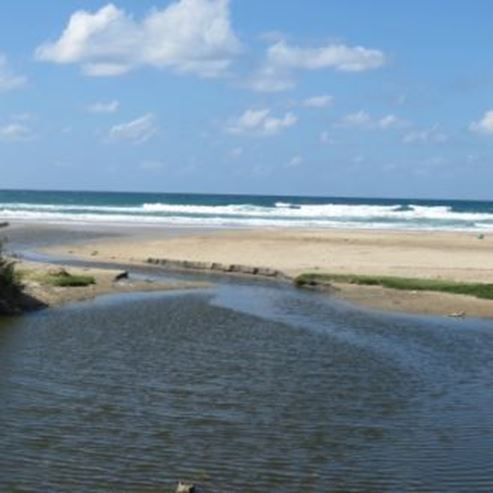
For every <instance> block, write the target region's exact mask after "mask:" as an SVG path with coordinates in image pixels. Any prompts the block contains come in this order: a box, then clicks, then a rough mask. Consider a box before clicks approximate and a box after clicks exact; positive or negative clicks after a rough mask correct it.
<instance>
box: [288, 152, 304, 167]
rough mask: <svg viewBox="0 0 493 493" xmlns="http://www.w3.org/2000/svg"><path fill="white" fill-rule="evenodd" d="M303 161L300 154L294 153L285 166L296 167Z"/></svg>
mask: <svg viewBox="0 0 493 493" xmlns="http://www.w3.org/2000/svg"><path fill="white" fill-rule="evenodd" d="M303 161H304V159H303V157H302V156H300V155H296V156H293V157H292V158H291V159H290V160H289V162H288V164H287V166H288V168H297V167H298V166H301V165H302V164H303Z"/></svg>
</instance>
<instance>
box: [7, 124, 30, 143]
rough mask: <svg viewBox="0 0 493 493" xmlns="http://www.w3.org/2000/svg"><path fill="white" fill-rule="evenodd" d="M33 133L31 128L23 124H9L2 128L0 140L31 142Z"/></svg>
mask: <svg viewBox="0 0 493 493" xmlns="http://www.w3.org/2000/svg"><path fill="white" fill-rule="evenodd" d="M31 138H32V132H31V129H30V128H29V127H27V126H26V125H23V124H21V123H15V122H14V123H8V124H6V125H3V126H0V139H1V140H8V141H16V140H29V139H31Z"/></svg>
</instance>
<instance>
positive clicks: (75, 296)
mask: <svg viewBox="0 0 493 493" xmlns="http://www.w3.org/2000/svg"><path fill="white" fill-rule="evenodd" d="M16 271H17V273H18V274H19V275H20V277H21V282H22V285H23V290H24V294H25V295H27V297H28V298H30V299H31V300H32V303H33V308H39V307H42V306H46V307H55V306H59V305H64V304H67V303H74V302H78V301H85V300H89V299H93V298H96V297H97V296H102V295H106V294H119V293H132V292H151V291H176V290H187V289H199V288H204V287H207V284H206V283H203V282H198V281H197V282H187V281H173V282H170V281H168V282H164V281H156V280H152V279H146V278H141V277H139V278H134V277H133V276H128V277H127V275H126V274H124V271H122V270H121V269H120V270H119V269H100V268H94V267H73V266H67V265H59V264H57V265H55V264H48V263H39V262H28V261H17V265H16ZM53 272H55V273H60V272H61V273H62V274H63V275H66V276H89V277H91V278H93V279H94V283H93V284H90V285H88V286H77V287H74V286H70V287H61V286H55V285H50V283H49V282H46V279H47V276H50V275H51V273H53ZM55 275H56V274H55ZM119 276H122V278H121V279H119Z"/></svg>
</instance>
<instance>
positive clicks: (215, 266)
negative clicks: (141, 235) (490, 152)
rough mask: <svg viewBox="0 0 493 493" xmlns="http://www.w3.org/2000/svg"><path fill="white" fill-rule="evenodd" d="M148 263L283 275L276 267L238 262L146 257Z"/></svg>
mask: <svg viewBox="0 0 493 493" xmlns="http://www.w3.org/2000/svg"><path fill="white" fill-rule="evenodd" d="M147 263H148V264H153V265H160V266H162V267H166V268H167V269H175V270H185V269H186V270H201V271H215V272H224V273H232V274H246V275H250V276H261V277H276V278H282V277H285V276H284V275H283V273H282V272H281V271H278V270H276V269H269V268H268V267H251V266H249V265H240V264H221V263H219V262H198V261H193V260H171V259H159V258H153V257H150V258H148V259H147Z"/></svg>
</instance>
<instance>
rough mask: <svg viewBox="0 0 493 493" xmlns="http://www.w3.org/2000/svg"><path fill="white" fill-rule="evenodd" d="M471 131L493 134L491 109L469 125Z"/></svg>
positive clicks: (492, 111) (492, 112)
mask: <svg viewBox="0 0 493 493" xmlns="http://www.w3.org/2000/svg"><path fill="white" fill-rule="evenodd" d="M469 129H470V130H471V132H476V133H480V134H487V135H493V110H490V111H487V112H486V113H485V114H484V115H483V118H481V120H479V121H477V122H472V123H471V125H469Z"/></svg>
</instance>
